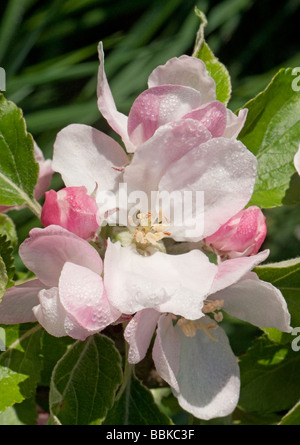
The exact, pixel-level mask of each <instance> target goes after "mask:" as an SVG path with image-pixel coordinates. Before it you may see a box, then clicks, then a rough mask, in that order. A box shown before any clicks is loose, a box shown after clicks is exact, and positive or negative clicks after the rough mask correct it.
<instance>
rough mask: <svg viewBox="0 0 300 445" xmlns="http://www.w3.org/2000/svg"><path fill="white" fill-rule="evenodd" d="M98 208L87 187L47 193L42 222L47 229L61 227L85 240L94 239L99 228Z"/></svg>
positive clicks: (67, 188)
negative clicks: (53, 225)
mask: <svg viewBox="0 0 300 445" xmlns="http://www.w3.org/2000/svg"><path fill="white" fill-rule="evenodd" d="M97 214H98V206H97V203H96V200H95V198H93V197H92V196H89V195H88V194H87V193H86V188H85V187H66V188H64V189H61V190H59V191H58V192H56V191H55V190H49V192H46V198H45V203H44V206H43V209H42V215H41V221H42V224H43V225H44V226H45V227H47V226H50V225H51V224H55V225H59V226H61V227H64V228H65V229H67V230H69V231H70V232H72V233H75V235H77V236H79V237H80V238H83V239H88V238H92V237H93V236H94V235H95V233H96V231H97V230H98V228H99V223H100V221H99V222H98V217H97Z"/></svg>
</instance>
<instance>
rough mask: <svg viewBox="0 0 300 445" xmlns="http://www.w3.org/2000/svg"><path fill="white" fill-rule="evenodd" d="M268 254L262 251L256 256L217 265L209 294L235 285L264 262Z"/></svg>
mask: <svg viewBox="0 0 300 445" xmlns="http://www.w3.org/2000/svg"><path fill="white" fill-rule="evenodd" d="M269 253H270V251H269V250H264V251H262V252H259V253H258V254H257V255H252V256H249V257H240V258H233V259H230V260H226V261H223V262H222V263H221V264H219V265H218V272H217V274H216V276H215V279H214V282H213V285H212V288H211V294H213V293H215V292H218V291H219V290H221V289H224V288H227V287H229V286H231V285H232V284H234V283H237V282H238V281H239V280H240V279H241V278H242V277H243V276H244V275H246V273H248V272H250V271H251V270H252V269H253V268H254V267H256V266H258V265H259V264H260V263H262V262H263V261H265V260H266V259H267V257H268V256H269Z"/></svg>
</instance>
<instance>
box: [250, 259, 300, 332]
mask: <svg viewBox="0 0 300 445" xmlns="http://www.w3.org/2000/svg"><path fill="white" fill-rule="evenodd" d="M255 272H256V273H257V275H258V276H259V278H260V279H261V280H263V281H268V282H269V283H272V284H273V285H274V286H276V287H277V288H278V289H279V290H280V291H281V292H282V294H283V296H284V298H285V300H286V302H287V305H288V309H289V312H290V314H291V325H292V326H293V327H295V326H300V258H295V259H293V260H288V261H280V262H278V263H272V264H266V265H265V266H258V267H256V268H255ZM271 332H272V331H271ZM273 332H274V331H273Z"/></svg>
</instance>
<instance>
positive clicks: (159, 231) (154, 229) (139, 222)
mask: <svg viewBox="0 0 300 445" xmlns="http://www.w3.org/2000/svg"><path fill="white" fill-rule="evenodd" d="M135 219H136V221H135V222H134V221H133V218H132V217H129V223H130V225H131V226H135V227H136V228H135V232H134V234H133V237H134V240H135V242H136V243H137V244H138V245H139V246H143V247H146V246H149V245H152V246H157V243H158V242H159V241H161V240H162V239H163V238H164V237H165V236H170V235H171V234H170V232H167V231H166V229H167V228H168V226H169V223H170V221H169V220H168V218H166V217H165V216H163V215H162V212H161V211H159V214H158V216H157V217H156V218H153V217H152V214H151V212H148V213H137V215H136V218H135Z"/></svg>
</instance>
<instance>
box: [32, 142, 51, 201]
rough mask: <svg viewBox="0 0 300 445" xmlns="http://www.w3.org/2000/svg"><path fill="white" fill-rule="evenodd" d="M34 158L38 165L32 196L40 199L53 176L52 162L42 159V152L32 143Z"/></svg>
mask: <svg viewBox="0 0 300 445" xmlns="http://www.w3.org/2000/svg"><path fill="white" fill-rule="evenodd" d="M34 156H35V160H36V161H37V162H38V164H39V177H38V182H37V184H36V186H35V190H34V195H35V198H36V199H40V198H42V197H43V196H44V194H45V192H46V191H47V190H48V189H49V187H50V184H51V179H52V176H53V173H54V172H53V170H52V161H51V160H50V159H46V160H45V158H44V155H43V152H42V150H41V149H40V148H39V147H38V145H37V144H36V143H35V142H34Z"/></svg>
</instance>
